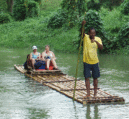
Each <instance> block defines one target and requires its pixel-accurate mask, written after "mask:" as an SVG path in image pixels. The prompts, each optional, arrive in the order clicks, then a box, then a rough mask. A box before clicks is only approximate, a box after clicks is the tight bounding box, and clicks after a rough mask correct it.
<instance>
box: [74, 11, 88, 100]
mask: <svg viewBox="0 0 129 119" xmlns="http://www.w3.org/2000/svg"><path fill="white" fill-rule="evenodd" d="M85 15H86V12H85ZM85 15H84V19H85ZM83 33H84V24H83V26H82V31H81V40H80V46H79V52H78V60H77V67H76V74H75V85H74V92H73V101H74V100H75V89H76V83H77V74H78V65H79V59H80V52H81V45H82V42H83Z"/></svg>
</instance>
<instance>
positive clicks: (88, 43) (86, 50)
mask: <svg viewBox="0 0 129 119" xmlns="http://www.w3.org/2000/svg"><path fill="white" fill-rule="evenodd" d="M85 23H86V21H83V22H82V25H85ZM83 32H84V31H83ZM95 35H96V31H95V29H94V28H90V29H89V32H88V35H87V34H85V33H84V34H83V37H84V38H83V63H84V76H85V83H86V89H87V96H86V97H89V96H90V81H89V78H90V77H91V73H90V71H92V77H93V80H94V81H93V84H94V96H96V94H97V86H98V79H97V78H99V77H100V71H99V66H98V65H99V64H98V63H99V60H98V56H97V49H98V48H99V49H101V50H102V49H103V44H102V41H101V39H100V38H99V37H96V36H95Z"/></svg>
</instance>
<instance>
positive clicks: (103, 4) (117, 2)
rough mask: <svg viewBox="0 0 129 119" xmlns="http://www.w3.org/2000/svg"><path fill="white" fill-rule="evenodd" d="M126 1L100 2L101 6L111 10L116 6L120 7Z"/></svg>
mask: <svg viewBox="0 0 129 119" xmlns="http://www.w3.org/2000/svg"><path fill="white" fill-rule="evenodd" d="M123 1H124V0H99V2H100V4H101V5H102V6H104V7H106V8H109V9H110V10H111V9H112V8H113V7H114V6H119V5H120V4H121V3H122V2H123Z"/></svg>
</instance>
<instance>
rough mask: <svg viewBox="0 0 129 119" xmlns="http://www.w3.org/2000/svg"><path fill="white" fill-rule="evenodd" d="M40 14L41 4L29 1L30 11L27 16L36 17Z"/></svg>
mask: <svg viewBox="0 0 129 119" xmlns="http://www.w3.org/2000/svg"><path fill="white" fill-rule="evenodd" d="M38 15H39V5H38V3H37V2H35V1H30V2H28V11H27V16H28V17H35V16H38Z"/></svg>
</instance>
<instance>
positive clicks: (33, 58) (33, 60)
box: [30, 46, 41, 69]
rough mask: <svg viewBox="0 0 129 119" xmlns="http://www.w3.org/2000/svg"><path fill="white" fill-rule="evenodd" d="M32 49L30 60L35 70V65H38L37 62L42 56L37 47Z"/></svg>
mask: <svg viewBox="0 0 129 119" xmlns="http://www.w3.org/2000/svg"><path fill="white" fill-rule="evenodd" d="M32 49H33V52H32V53H31V54H30V60H31V64H32V68H33V69H35V67H34V64H35V63H36V60H40V57H41V55H40V53H39V52H37V46H33V47H32Z"/></svg>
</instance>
